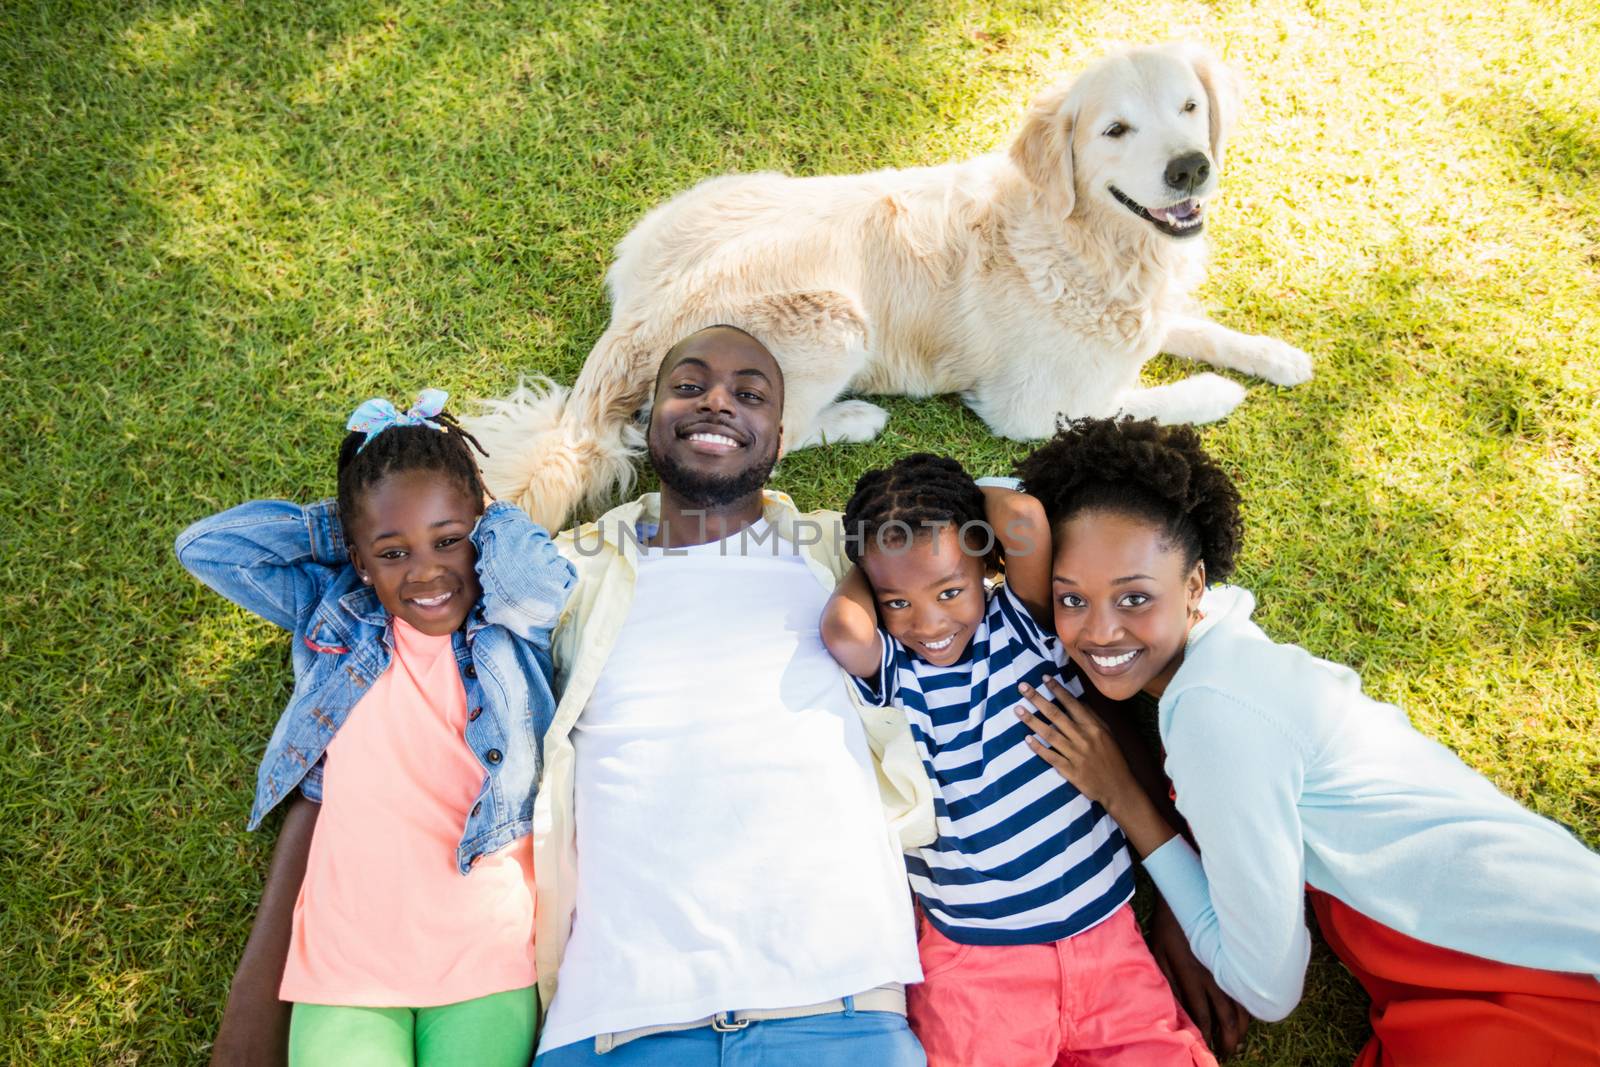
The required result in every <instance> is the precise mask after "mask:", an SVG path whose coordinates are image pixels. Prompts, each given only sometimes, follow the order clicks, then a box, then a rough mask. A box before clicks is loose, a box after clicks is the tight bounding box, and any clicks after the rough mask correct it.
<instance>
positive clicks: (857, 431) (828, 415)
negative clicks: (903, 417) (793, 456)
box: [794, 400, 889, 448]
mask: <svg viewBox="0 0 1600 1067" xmlns="http://www.w3.org/2000/svg"><path fill="white" fill-rule="evenodd" d="M888 422H889V413H888V412H887V411H885V410H883V409H882V408H880V407H879V406H878V405H876V404H869V403H867V402H866V401H865V400H839V401H836V402H835V403H832V404H829V405H828V406H827V407H825V408H823V409H822V410H821V411H819V412H817V418H816V421H815V422H813V423H812V425H811V432H809V433H807V434H806V435H805V437H804V438H802V439H801V440H799V441H797V442H796V443H795V445H794V447H795V448H810V447H811V446H812V445H841V444H850V443H854V442H859V441H870V440H872V439H873V438H874V437H876V436H878V434H880V433H881V432H883V428H884V426H885V425H887V424H888Z"/></svg>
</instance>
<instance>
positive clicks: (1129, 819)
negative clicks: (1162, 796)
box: [1017, 678, 1174, 859]
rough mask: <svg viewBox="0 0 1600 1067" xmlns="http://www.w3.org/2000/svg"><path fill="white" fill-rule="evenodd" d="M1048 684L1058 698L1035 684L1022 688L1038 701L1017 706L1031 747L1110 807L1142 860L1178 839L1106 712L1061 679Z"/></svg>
mask: <svg viewBox="0 0 1600 1067" xmlns="http://www.w3.org/2000/svg"><path fill="white" fill-rule="evenodd" d="M1045 684H1046V685H1048V686H1049V687H1050V692H1051V693H1052V694H1053V695H1054V696H1055V700H1054V701H1052V700H1051V699H1050V698H1049V697H1048V696H1046V695H1045V694H1043V693H1041V692H1039V691H1038V690H1037V689H1033V688H1031V687H1030V686H1026V685H1023V686H1019V687H1018V688H1019V691H1020V692H1021V693H1022V695H1023V697H1024V698H1026V699H1027V701H1028V703H1029V704H1032V705H1033V708H1032V709H1031V710H1030V709H1028V708H1018V709H1017V718H1019V719H1021V720H1022V721H1023V722H1024V723H1026V724H1027V726H1028V729H1030V730H1032V731H1033V733H1034V736H1032V737H1030V738H1028V747H1029V748H1031V749H1033V751H1034V754H1035V755H1037V756H1039V757H1040V758H1041V759H1043V760H1044V761H1045V762H1046V763H1048V764H1050V766H1052V767H1054V768H1055V769H1056V771H1057V773H1059V774H1060V775H1061V777H1063V778H1065V779H1066V780H1067V781H1069V782H1071V783H1072V784H1073V785H1074V786H1076V787H1077V790H1078V792H1080V793H1082V794H1083V795H1084V796H1086V797H1088V798H1089V799H1090V800H1093V801H1097V802H1098V803H1099V804H1100V806H1101V807H1103V808H1105V809H1106V811H1107V812H1109V813H1110V815H1111V817H1112V818H1113V819H1115V820H1117V825H1119V826H1121V827H1122V832H1123V833H1124V834H1126V835H1127V837H1128V840H1129V842H1130V843H1132V845H1133V847H1134V849H1135V850H1136V851H1137V852H1138V853H1139V856H1140V858H1141V859H1142V858H1144V857H1145V856H1148V855H1150V853H1152V852H1154V851H1155V850H1156V849H1158V848H1160V847H1161V846H1162V845H1163V844H1165V843H1166V842H1167V841H1168V840H1170V839H1171V838H1172V836H1173V833H1174V831H1173V829H1172V827H1171V826H1170V825H1168V823H1167V820H1166V819H1164V818H1163V817H1162V815H1161V813H1160V812H1159V811H1157V810H1156V806H1155V805H1154V804H1152V803H1151V802H1150V798H1149V796H1147V795H1146V794H1145V791H1144V790H1143V789H1142V788H1140V786H1139V782H1138V780H1137V779H1135V778H1134V776H1133V772H1132V771H1130V770H1129V769H1128V761H1127V760H1126V759H1124V758H1123V755H1122V748H1121V747H1120V746H1119V745H1118V744H1117V742H1116V739H1115V738H1113V737H1112V736H1111V731H1109V730H1107V729H1106V725H1105V723H1103V722H1101V721H1100V717H1099V716H1098V715H1096V714H1095V713H1094V712H1093V711H1090V710H1089V708H1088V707H1087V706H1085V705H1084V704H1083V703H1082V702H1081V701H1079V700H1077V699H1076V698H1075V697H1073V695H1072V694H1071V693H1068V692H1067V690H1066V687H1064V686H1063V685H1062V684H1061V683H1060V682H1058V681H1057V680H1056V679H1054V678H1051V679H1050V680H1049V681H1048V682H1046V683H1045Z"/></svg>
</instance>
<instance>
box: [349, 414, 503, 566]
mask: <svg viewBox="0 0 1600 1067" xmlns="http://www.w3.org/2000/svg"><path fill="white" fill-rule="evenodd" d="M432 421H433V422H436V423H439V424H440V425H442V426H443V427H444V429H443V430H442V431H441V430H436V429H434V428H433V427H432V426H390V427H388V428H386V429H384V430H383V431H382V432H380V433H378V434H376V435H373V436H370V437H369V435H368V434H366V433H365V432H363V431H361V430H351V431H350V432H349V433H347V434H346V435H345V438H344V440H343V441H341V442H340V443H339V518H340V521H342V522H343V523H344V528H345V537H346V539H347V540H348V539H349V536H350V519H351V517H352V516H354V515H356V514H358V513H359V508H360V501H361V494H362V493H364V492H366V491H367V489H369V488H371V487H372V486H373V485H376V484H377V483H378V482H380V481H382V480H383V479H384V478H387V477H388V476H389V475H391V474H398V473H400V472H402V471H411V470H431V471H439V472H440V473H441V474H443V475H445V476H446V477H448V478H453V479H454V480H455V481H456V482H457V483H458V484H459V485H460V486H461V491H462V492H463V493H466V494H467V495H468V496H469V497H470V498H471V499H472V500H473V501H474V502H476V503H477V505H478V510H479V511H480V512H481V511H482V510H483V503H482V502H483V497H484V485H483V476H482V475H481V474H479V473H478V461H477V460H476V459H474V458H473V455H472V449H477V451H478V454H479V455H480V456H484V455H488V453H487V452H485V451H484V450H483V446H482V445H480V444H479V443H478V439H477V438H476V437H473V436H472V435H471V434H470V433H468V432H467V431H466V430H463V429H462V428H461V424H460V423H459V422H457V421H456V420H455V417H454V416H453V415H451V414H450V413H449V412H445V411H441V412H439V413H438V414H437V415H434V416H432ZM363 445H365V446H366V447H362V446H363ZM469 445H470V446H471V447H470V448H469V447H468V446H469Z"/></svg>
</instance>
